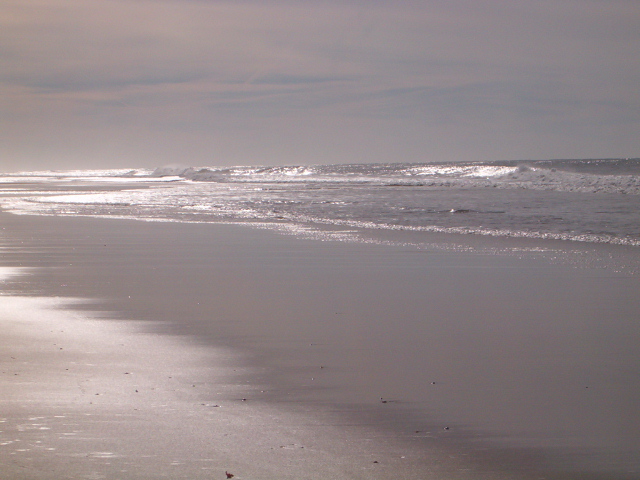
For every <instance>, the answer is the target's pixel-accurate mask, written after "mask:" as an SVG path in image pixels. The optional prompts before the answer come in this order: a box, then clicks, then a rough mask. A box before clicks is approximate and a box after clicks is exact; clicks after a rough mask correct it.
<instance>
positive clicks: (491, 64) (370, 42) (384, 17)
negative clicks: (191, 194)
mask: <svg viewBox="0 0 640 480" xmlns="http://www.w3.org/2000/svg"><path fill="white" fill-rule="evenodd" d="M597 157H601V158H602V157H640V2H639V1H638V0H422V1H418V0H415V1H412V0H406V1H404V0H395V1H391V0H322V1H320V0H315V1H314V0H298V1H294V0H262V1H257V0H256V1H252V0H0V170H3V171H15V170H32V169H42V168H52V169H55V168H58V169H62V168H116V167H118V168H119V167H132V168H133V167H155V166H158V165H165V164H171V163H180V164H187V165H193V166H205V165H238V164H242V165H249V164H305V163H347V162H349V163H351V162H353V163H356V162H357V163H360V162H396V161H401V162H405V161H410V162H424V161H454V160H464V161H472V160H492V159H495V160H500V159H548V158H597Z"/></svg>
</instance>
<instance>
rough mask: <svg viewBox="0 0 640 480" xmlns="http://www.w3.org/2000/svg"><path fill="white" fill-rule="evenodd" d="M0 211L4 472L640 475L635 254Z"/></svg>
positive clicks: (42, 475) (23, 475)
mask: <svg viewBox="0 0 640 480" xmlns="http://www.w3.org/2000/svg"><path fill="white" fill-rule="evenodd" d="M0 224H1V226H2V230H1V232H2V237H1V241H2V266H3V270H1V271H0V274H1V275H2V277H1V280H2V296H0V305H1V306H0V322H2V334H1V336H0V342H1V345H2V357H1V358H0V364H1V367H2V369H1V371H2V376H1V377H0V402H1V405H0V406H1V409H0V421H1V422H2V423H0V469H1V470H2V472H3V478H8V479H54V478H55V479H60V478H73V479H76V478H86V479H89V478H123V479H151V478H172V479H174V478H185V479H186V478H189V479H198V478H202V479H205V478H207V479H210V478H227V476H226V475H225V472H229V473H230V474H233V475H234V477H233V478H239V479H243V478H244V479H274V478H291V479H294V478H295V479H305V478H308V479H316V478H318V479H319V478H323V479H326V478H354V479H357V478H362V479H378V478H379V479H383V478H385V479H386V478H403V479H458V478H459V479H503V478H504V479H507V478H521V479H534V478H535V479H538V478H546V479H560V478H566V479H569V478H581V479H631V478H637V477H638V475H639V474H640V473H639V470H638V468H639V467H640V455H639V452H640V443H639V442H640V440H639V438H640V415H639V407H638V406H639V405H640V383H639V382H638V375H637V373H638V371H637V368H638V354H637V351H636V350H637V348H636V346H637V344H638V341H639V340H640V338H639V337H640V333H639V331H638V328H637V318H638V313H639V312H640V296H638V295H637V292H638V291H640V290H639V288H638V287H639V286H640V280H639V278H638V276H637V275H633V274H631V273H629V272H625V271H620V272H618V271H614V270H612V269H604V268H601V267H600V266H599V265H595V266H594V265H590V264H584V265H580V266H578V267H576V266H574V265H568V264H565V263H563V262H556V263H554V262H553V261H550V259H549V258H548V255H547V256H546V257H545V256H544V255H540V254H537V253H535V249H530V248H529V250H526V249H521V250H520V252H521V253H520V254H518V255H514V254H511V255H507V254H488V253H486V252H485V253H478V251H471V250H470V251H467V252H463V251H446V250H435V249H434V250H431V251H425V250H417V249H415V248H412V247H401V246H388V245H370V244H347V243H340V242H319V241H313V240H301V239H296V238H293V237H287V236H283V235H279V234H277V233H274V232H266V231H259V230H254V229H250V228H247V227H239V226H230V225H212V224H208V225H195V224H194V225H190V224H176V223H144V222H135V221H123V220H97V219H83V218H64V217H58V218H54V217H27V216H13V215H8V214H1V215H0ZM514 245H516V244H515V243H514ZM517 245H520V246H522V243H520V244H517ZM528 247H530V245H528ZM590 248H594V247H590ZM601 250H602V252H601V254H602V255H609V256H612V255H617V256H618V257H619V258H622V259H624V257H625V255H628V256H630V257H629V258H631V257H633V256H634V255H636V256H637V254H635V252H634V251H633V250H630V249H625V248H623V247H620V248H613V249H612V247H610V246H609V247H605V246H603V247H602V248H601ZM572 255H573V256H574V257H579V256H580V255H579V254H577V253H575V252H574V253H573V254H572ZM636 261H637V258H636ZM622 263H624V261H622Z"/></svg>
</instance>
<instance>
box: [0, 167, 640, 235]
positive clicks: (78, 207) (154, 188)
mask: <svg viewBox="0 0 640 480" xmlns="http://www.w3.org/2000/svg"><path fill="white" fill-rule="evenodd" d="M0 185H2V190H1V192H0V206H1V207H2V208H3V209H4V210H6V211H10V212H13V213H19V214H38V215H84V216H99V217H103V216H106V217H119V218H135V219H140V220H164V221H178V222H242V223H247V224H252V225H254V226H260V227H271V228H278V229H280V230H286V231H287V232H289V233H295V234H299V235H307V236H308V235H310V234H311V233H315V234H317V235H321V234H322V233H321V232H323V231H324V232H325V233H324V234H325V235H327V232H326V230H327V229H326V227H327V226H329V227H331V229H330V230H331V231H332V232H333V233H332V235H333V236H334V237H336V236H337V235H338V234H337V233H336V231H339V236H340V238H342V239H351V240H354V239H355V240H358V239H359V238H360V239H361V238H362V237H361V236H359V235H358V230H359V229H363V228H364V229H368V230H369V231H375V230H379V231H390V230H397V231H413V232H441V233H457V234H469V235H479V236H495V237H523V238H537V239H554V240H568V241H574V242H587V243H610V244H622V245H630V246H640V159H616V160H554V161H531V162H524V161H521V162H475V163H431V164H401V163H398V164H369V165H364V164H363V165H316V166H277V167H260V166H254V167H246V166H243V167H230V168H221V167H202V168H193V167H185V166H179V165H174V166H165V167H159V168H157V169H155V170H146V169H132V170H77V171H62V172H58V171H44V172H23V173H17V174H5V175H1V176H0Z"/></svg>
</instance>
